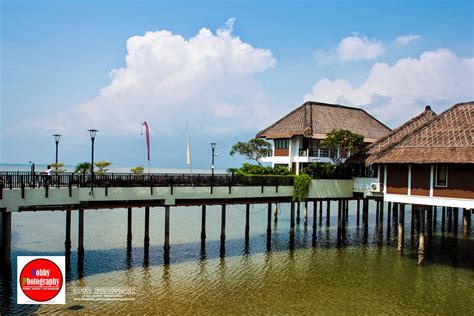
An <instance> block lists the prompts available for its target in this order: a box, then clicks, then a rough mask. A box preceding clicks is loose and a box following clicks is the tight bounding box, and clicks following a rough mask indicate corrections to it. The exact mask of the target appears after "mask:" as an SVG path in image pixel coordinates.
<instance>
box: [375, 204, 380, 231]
mask: <svg viewBox="0 0 474 316" xmlns="http://www.w3.org/2000/svg"><path fill="white" fill-rule="evenodd" d="M379 212H380V203H379V200H375V226H376V227H378V226H379V219H380V214H379Z"/></svg>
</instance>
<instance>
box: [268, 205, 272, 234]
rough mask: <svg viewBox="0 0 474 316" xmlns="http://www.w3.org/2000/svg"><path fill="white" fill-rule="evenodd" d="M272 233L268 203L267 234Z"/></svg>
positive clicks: (270, 209)
mask: <svg viewBox="0 0 474 316" xmlns="http://www.w3.org/2000/svg"><path fill="white" fill-rule="evenodd" d="M271 233H272V203H268V214H267V234H268V235H269V234H271Z"/></svg>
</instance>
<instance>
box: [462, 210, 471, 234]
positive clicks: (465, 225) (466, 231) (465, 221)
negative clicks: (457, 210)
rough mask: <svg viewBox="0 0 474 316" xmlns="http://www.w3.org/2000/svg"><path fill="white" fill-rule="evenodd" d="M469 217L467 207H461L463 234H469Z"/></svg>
mask: <svg viewBox="0 0 474 316" xmlns="http://www.w3.org/2000/svg"><path fill="white" fill-rule="evenodd" d="M470 217H471V212H469V210H468V209H463V212H462V223H463V225H462V226H463V233H464V236H467V235H469V230H470V224H471V223H470Z"/></svg>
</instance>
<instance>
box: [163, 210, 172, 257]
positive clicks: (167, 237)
mask: <svg viewBox="0 0 474 316" xmlns="http://www.w3.org/2000/svg"><path fill="white" fill-rule="evenodd" d="M163 250H164V255H163V257H164V262H165V264H168V263H169V258H170V206H169V205H166V206H165V243H164V245H163Z"/></svg>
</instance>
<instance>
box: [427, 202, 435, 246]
mask: <svg viewBox="0 0 474 316" xmlns="http://www.w3.org/2000/svg"><path fill="white" fill-rule="evenodd" d="M426 222H427V223H426V228H427V231H428V245H429V244H431V239H432V238H433V207H431V206H428V209H427V210H426Z"/></svg>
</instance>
